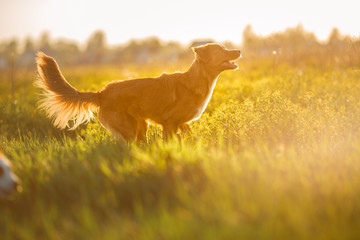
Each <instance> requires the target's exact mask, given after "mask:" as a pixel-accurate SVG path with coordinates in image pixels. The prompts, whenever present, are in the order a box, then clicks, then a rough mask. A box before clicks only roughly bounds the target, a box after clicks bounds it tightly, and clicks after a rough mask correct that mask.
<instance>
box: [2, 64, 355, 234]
mask: <svg viewBox="0 0 360 240" xmlns="http://www.w3.org/2000/svg"><path fill="white" fill-rule="evenodd" d="M148 69H149V68H146V69H145V68H144V69H143V70H141V69H134V70H131V69H130V70H129V69H120V70H119V69H114V68H108V67H106V68H96V69H95V68H94V69H90V68H85V69H84V68H80V69H65V76H66V77H67V79H68V80H69V81H70V82H71V83H72V84H73V85H74V86H76V87H77V88H78V89H86V90H94V89H97V88H99V87H101V86H102V85H103V84H105V83H106V82H107V81H109V80H112V79H122V78H128V77H131V76H134V75H136V73H137V74H138V76H155V75H158V74H159V73H160V70H159V71H158V70H152V71H149V70H148ZM4 77H5V75H2V76H1V75H0V79H3V78H4ZM359 79H360V73H359V72H358V71H356V70H353V69H345V68H343V69H339V68H338V69H335V70H333V69H323V68H314V67H304V68H302V69H299V68H294V67H290V66H287V65H279V66H277V67H276V69H273V66H272V64H267V63H261V62H259V63H258V64H256V65H252V64H249V65H247V64H246V63H245V64H243V65H241V67H240V69H239V70H238V71H236V72H226V73H224V74H223V75H221V77H220V79H219V81H218V84H217V87H216V89H215V91H214V96H213V98H212V99H211V101H210V104H209V106H208V109H207V110H206V112H205V113H204V115H203V116H202V117H201V118H200V119H199V120H198V121H196V122H194V123H192V124H191V127H192V129H193V133H192V135H191V136H190V135H184V136H183V140H182V142H181V143H179V142H177V141H173V142H171V141H170V142H167V143H163V142H162V141H161V134H160V130H159V128H157V127H155V126H153V127H151V128H150V130H149V133H148V142H149V143H148V144H133V145H131V146H128V145H127V144H125V143H123V142H122V141H120V140H116V139H114V138H113V137H112V136H111V135H110V134H109V133H107V132H106V130H104V129H102V128H101V127H100V126H99V124H98V123H97V120H94V121H93V122H91V123H89V124H88V125H86V126H82V127H80V128H79V129H77V130H75V131H71V132H70V131H66V130H63V131H60V130H57V129H55V128H54V127H53V126H52V125H51V122H50V121H49V120H48V119H46V118H45V116H44V114H43V113H41V112H39V111H38V110H37V108H36V100H37V98H38V96H37V90H36V89H35V88H34V87H33V86H32V82H33V74H32V73H27V74H24V75H23V77H22V78H21V79H18V81H17V82H15V86H14V87H15V97H14V100H13V101H9V98H8V96H9V94H8V92H7V90H6V89H8V86H7V85H6V84H7V82H6V81H0V92H1V97H0V109H1V117H0V133H1V135H0V145H1V149H2V151H4V153H5V154H6V155H7V156H8V157H9V158H10V159H12V163H13V169H14V171H15V172H16V173H17V175H19V176H20V177H21V179H22V188H23V191H22V192H21V193H18V194H15V195H14V196H12V197H11V199H8V200H2V201H1V202H0V239H144V240H145V239H146V240H148V239H359V238H360V232H359V229H360V161H359V159H360V158H359V156H360V131H359V119H360V106H359V101H358V99H359V93H360V85H359V84H358V81H359Z"/></svg>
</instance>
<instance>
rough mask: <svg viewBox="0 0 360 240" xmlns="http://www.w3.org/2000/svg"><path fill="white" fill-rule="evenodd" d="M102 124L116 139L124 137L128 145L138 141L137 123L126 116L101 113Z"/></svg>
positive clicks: (99, 115) (108, 112)
mask: <svg viewBox="0 0 360 240" xmlns="http://www.w3.org/2000/svg"><path fill="white" fill-rule="evenodd" d="M98 117H99V121H100V123H101V124H102V125H103V126H104V127H105V128H106V129H108V130H109V131H110V132H111V133H112V134H114V135H115V136H116V137H120V136H121V137H122V138H124V139H125V141H127V142H128V143H131V142H133V141H134V140H135V139H136V132H137V122H136V120H135V119H134V118H133V117H132V116H130V115H128V114H126V113H122V112H121V113H119V112H115V111H101V109H100V110H99V113H98Z"/></svg>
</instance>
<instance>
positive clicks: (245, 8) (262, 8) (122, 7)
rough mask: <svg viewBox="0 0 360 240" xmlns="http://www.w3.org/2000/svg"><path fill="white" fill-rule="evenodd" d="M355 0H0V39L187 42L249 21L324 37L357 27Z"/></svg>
mask: <svg viewBox="0 0 360 240" xmlns="http://www.w3.org/2000/svg"><path fill="white" fill-rule="evenodd" d="M359 22H360V15H359V14H358V11H357V6H356V3H355V1H354V0H343V1H332V0H330V1H329V0H327V1H325V0H319V1H313V0H302V1H282V0H273V1H266V0H252V1H238V0H222V1H204V0H200V1H193V0H182V1H168V0H152V1H142V0H134V1H113V0H102V1H94V0H77V1H73V0H63V1H56V0H31V1H29V0H0V29H1V31H0V40H4V39H8V38H13V37H20V38H24V37H37V36H39V34H40V33H42V32H44V31H50V32H51V35H52V36H53V37H54V38H58V37H64V38H68V39H72V40H77V41H80V42H83V41H85V40H86V39H87V38H88V37H89V35H90V34H91V33H92V32H93V31H94V30H98V29H101V30H103V31H104V32H106V34H107V40H108V42H109V43H110V44H119V43H125V42H127V41H128V40H130V39H133V38H144V37H148V36H158V37H159V38H161V39H163V40H176V41H180V42H182V43H188V42H189V41H191V40H192V39H195V38H196V39H197V38H212V39H215V40H216V41H224V40H231V41H233V42H236V43H238V42H240V40H241V32H242V30H243V29H244V27H245V26H246V25H248V24H251V25H252V26H253V29H254V31H255V32H256V33H258V34H261V35H267V34H269V33H271V32H273V31H280V30H283V29H285V28H287V27H289V26H295V25H297V24H299V23H301V24H302V25H303V26H304V28H305V29H307V30H309V31H312V32H314V33H315V34H316V35H317V36H318V38H319V39H322V40H325V39H326V38H327V36H328V34H329V32H330V31H331V29H332V28H333V27H336V28H338V29H340V30H341V32H342V33H344V34H347V35H358V34H359V32H360V25H359V24H358V23H359Z"/></svg>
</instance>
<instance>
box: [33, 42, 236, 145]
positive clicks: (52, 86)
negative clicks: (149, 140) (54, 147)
mask: <svg viewBox="0 0 360 240" xmlns="http://www.w3.org/2000/svg"><path fill="white" fill-rule="evenodd" d="M192 49H193V51H194V54H195V59H194V61H193V62H192V64H191V66H190V67H189V69H188V70H187V71H186V72H175V73H171V74H168V73H163V74H162V75H161V76H159V77H155V78H140V79H132V80H118V81H112V82H110V83H108V84H107V85H106V86H105V87H103V88H102V89H100V90H98V91H95V92H79V91H78V90H76V89H75V88H74V87H72V86H71V85H70V84H69V83H68V82H67V81H66V79H65V78H64V76H63V75H62V73H61V71H60V69H59V66H58V64H57V63H56V61H55V60H54V59H53V58H52V57H50V56H47V55H46V54H44V53H42V52H38V53H37V58H36V63H37V69H38V73H39V76H40V77H39V78H38V80H37V81H36V82H35V85H36V86H37V87H39V88H41V89H42V90H43V95H44V98H43V99H42V100H40V105H39V108H40V109H43V110H45V112H46V113H47V116H48V117H49V118H53V124H54V125H55V126H56V127H58V128H60V129H64V128H66V127H67V126H69V122H72V126H71V127H70V129H75V128H76V127H78V126H79V125H80V124H82V123H84V122H88V121H89V120H90V119H91V118H92V116H93V114H92V112H93V111H98V120H99V122H100V123H101V125H102V126H103V127H105V128H106V129H108V130H109V131H110V132H111V133H113V134H114V135H115V136H121V137H123V138H124V139H125V140H126V141H128V142H132V141H134V140H136V139H137V140H138V141H144V140H146V132H147V128H148V126H149V123H155V124H159V125H161V126H162V130H163V139H167V138H168V137H169V136H172V135H175V134H178V131H179V130H181V131H183V132H189V131H190V126H189V123H190V122H192V121H194V120H197V119H199V118H200V116H201V115H202V113H203V112H204V110H205V108H206V106H207V104H208V102H209V100H210V98H211V95H212V93H213V91H214V88H215V85H216V82H217V79H218V76H219V75H220V73H222V72H223V71H225V70H235V69H237V68H238V65H237V64H236V63H235V62H232V61H234V60H236V59H238V58H239V57H240V56H241V52H240V50H238V49H226V48H225V47H224V46H222V45H220V44H217V43H211V44H206V45H202V46H198V47H194V48H192Z"/></svg>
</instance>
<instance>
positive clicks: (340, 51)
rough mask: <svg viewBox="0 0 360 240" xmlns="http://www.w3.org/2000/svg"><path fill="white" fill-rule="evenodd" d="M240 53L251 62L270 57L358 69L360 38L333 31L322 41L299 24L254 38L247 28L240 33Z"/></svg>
mask: <svg viewBox="0 0 360 240" xmlns="http://www.w3.org/2000/svg"><path fill="white" fill-rule="evenodd" d="M242 45H243V52H246V53H247V56H248V57H249V58H252V59H254V58H255V59H258V58H273V59H276V61H277V62H287V63H288V64H292V65H303V64H307V65H308V64H314V65H317V66H322V67H335V66H336V67H340V66H348V67H357V68H359V67H360V38H355V37H351V36H346V35H342V34H341V33H340V31H339V30H338V29H337V28H333V29H332V31H331V32H330V34H329V36H328V39H327V40H326V41H319V40H318V39H317V37H316V35H315V34H314V33H312V32H309V31H306V30H305V29H304V28H303V27H302V25H298V26H296V27H291V28H288V29H286V30H285V31H283V32H276V33H272V34H270V35H268V36H259V35H256V34H255V33H254V32H253V30H252V27H251V25H248V26H247V27H246V28H245V29H244V31H243V43H242Z"/></svg>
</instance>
